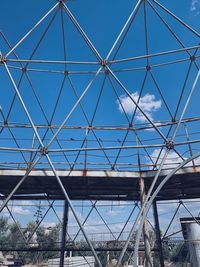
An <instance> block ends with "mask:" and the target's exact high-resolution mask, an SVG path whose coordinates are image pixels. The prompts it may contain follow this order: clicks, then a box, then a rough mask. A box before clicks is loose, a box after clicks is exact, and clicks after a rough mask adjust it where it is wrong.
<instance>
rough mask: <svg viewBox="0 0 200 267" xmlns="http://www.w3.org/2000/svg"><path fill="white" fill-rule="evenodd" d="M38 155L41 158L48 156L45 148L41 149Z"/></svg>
mask: <svg viewBox="0 0 200 267" xmlns="http://www.w3.org/2000/svg"><path fill="white" fill-rule="evenodd" d="M40 153H41V155H42V156H46V155H47V154H48V151H47V148H46V147H42V148H41V150H40Z"/></svg>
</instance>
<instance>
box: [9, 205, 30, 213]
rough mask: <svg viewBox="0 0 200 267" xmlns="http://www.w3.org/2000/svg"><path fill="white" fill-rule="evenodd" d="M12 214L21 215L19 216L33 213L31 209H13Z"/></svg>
mask: <svg viewBox="0 0 200 267" xmlns="http://www.w3.org/2000/svg"><path fill="white" fill-rule="evenodd" d="M12 213H15V214H19V215H29V214H30V213H31V212H30V210H29V209H24V208H22V207H20V206H19V207H17V206H16V207H13V208H12Z"/></svg>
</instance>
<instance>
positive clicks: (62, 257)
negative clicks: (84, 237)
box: [59, 200, 69, 267]
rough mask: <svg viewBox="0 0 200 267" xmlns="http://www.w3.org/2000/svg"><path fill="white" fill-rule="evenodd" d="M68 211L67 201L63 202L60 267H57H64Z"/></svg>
mask: <svg viewBox="0 0 200 267" xmlns="http://www.w3.org/2000/svg"><path fill="white" fill-rule="evenodd" d="M68 211H69V206H68V202H67V200H65V202H64V210H63V223H62V236H61V249H60V265H59V267H64V260H65V243H66V234H67V223H68Z"/></svg>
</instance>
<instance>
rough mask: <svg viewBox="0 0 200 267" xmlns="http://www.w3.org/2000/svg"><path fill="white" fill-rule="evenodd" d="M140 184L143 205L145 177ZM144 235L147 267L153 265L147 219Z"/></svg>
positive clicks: (141, 178)
mask: <svg viewBox="0 0 200 267" xmlns="http://www.w3.org/2000/svg"><path fill="white" fill-rule="evenodd" d="M139 184H140V200H141V205H143V203H144V201H145V198H146V194H145V185H144V178H143V177H140V180H139ZM143 236H144V248H145V258H146V262H145V267H153V260H152V255H151V245H150V238H149V231H148V222H147V220H146V219H145V221H144V225H143Z"/></svg>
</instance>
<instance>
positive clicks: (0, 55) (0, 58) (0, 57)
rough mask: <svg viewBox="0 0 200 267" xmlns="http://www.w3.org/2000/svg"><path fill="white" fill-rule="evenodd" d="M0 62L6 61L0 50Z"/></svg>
mask: <svg viewBox="0 0 200 267" xmlns="http://www.w3.org/2000/svg"><path fill="white" fill-rule="evenodd" d="M0 62H1V63H5V62H6V58H5V57H4V56H3V55H2V54H1V52H0Z"/></svg>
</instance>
